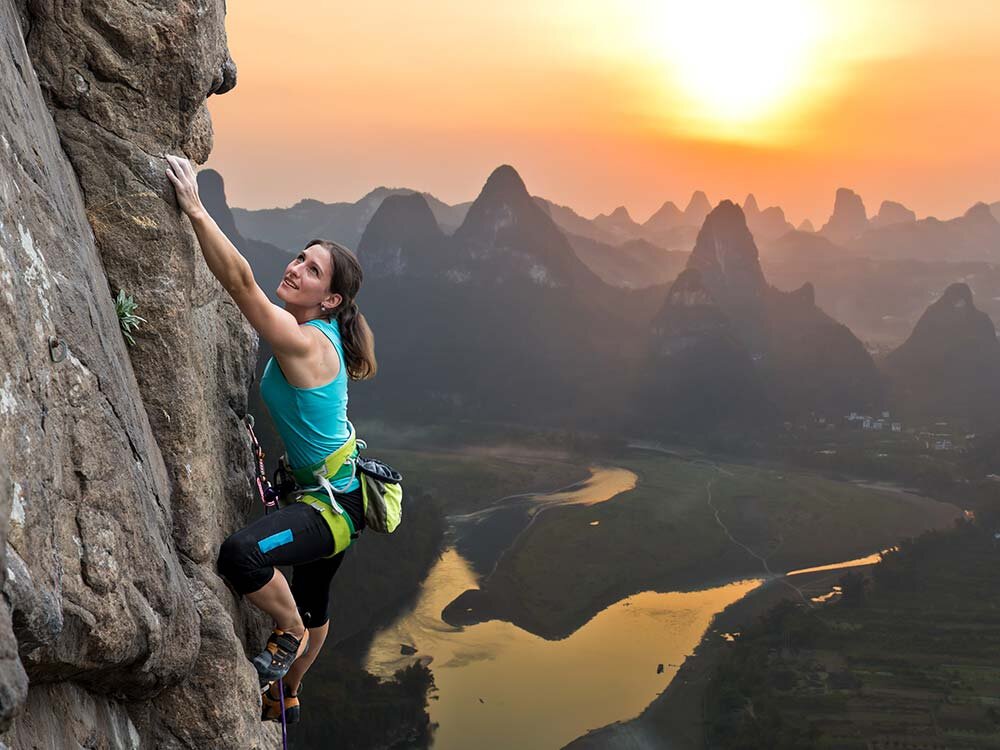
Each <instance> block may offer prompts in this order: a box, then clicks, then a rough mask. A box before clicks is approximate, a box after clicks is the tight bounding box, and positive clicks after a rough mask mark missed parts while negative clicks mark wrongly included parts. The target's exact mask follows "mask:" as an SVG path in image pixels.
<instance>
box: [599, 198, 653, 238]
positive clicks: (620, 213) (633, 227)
mask: <svg viewBox="0 0 1000 750" xmlns="http://www.w3.org/2000/svg"><path fill="white" fill-rule="evenodd" d="M593 222H594V224H595V225H596V226H598V227H600V228H601V229H604V230H605V231H607V232H609V233H611V234H612V235H613V236H615V237H618V238H620V239H621V241H623V242H624V241H626V240H630V239H634V238H635V237H638V236H639V234H640V233H641V232H642V227H641V226H640V225H639V224H637V223H636V222H635V221H633V219H632V217H631V216H630V215H629V212H628V209H627V208H625V206H618V208H616V209H615V210H614V211H612V212H611V213H610V214H599V215H598V216H596V217H594V220H593Z"/></svg>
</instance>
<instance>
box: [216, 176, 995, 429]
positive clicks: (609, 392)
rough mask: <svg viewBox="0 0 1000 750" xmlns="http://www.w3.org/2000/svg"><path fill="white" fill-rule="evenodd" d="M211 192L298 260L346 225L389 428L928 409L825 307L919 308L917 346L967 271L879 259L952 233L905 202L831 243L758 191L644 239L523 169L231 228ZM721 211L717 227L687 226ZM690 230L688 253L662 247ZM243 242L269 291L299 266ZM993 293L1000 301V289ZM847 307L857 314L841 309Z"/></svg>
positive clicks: (696, 202)
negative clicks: (909, 240)
mask: <svg viewBox="0 0 1000 750" xmlns="http://www.w3.org/2000/svg"><path fill="white" fill-rule="evenodd" d="M206 180H207V181H206V183H205V186H204V187H203V195H207V194H209V193H212V194H214V197H213V198H212V199H211V201H210V200H206V205H207V204H208V203H209V202H212V203H213V206H214V208H212V209H210V210H212V212H213V215H215V214H216V213H219V215H221V216H222V217H223V220H224V221H226V222H228V224H227V226H229V227H230V228H231V230H232V231H233V232H235V233H236V234H237V235H241V234H243V233H249V231H250V228H252V229H253V231H255V232H258V233H259V235H258V236H267V237H270V238H273V239H274V240H275V243H274V244H275V245H278V246H279V247H280V246H289V247H291V248H293V249H296V250H297V249H298V247H299V246H300V245H302V244H304V243H305V242H306V241H307V240H308V239H311V238H312V237H313V236H314V235H316V236H324V234H326V236H328V237H329V236H330V234H329V233H327V232H325V231H324V228H325V227H337V226H339V227H340V228H341V229H340V230H339V231H341V235H340V241H342V242H344V244H347V245H348V246H351V247H356V249H357V253H358V257H359V259H360V260H361V262H362V264H363V266H364V268H365V272H366V279H367V281H366V284H365V287H364V289H363V290H362V293H361V295H360V297H359V303H360V304H361V308H362V311H363V312H364V313H365V314H366V316H367V317H368V318H369V320H370V322H371V323H372V327H373V329H374V330H375V332H376V338H377V341H378V353H379V361H380V365H381V369H380V374H379V376H378V378H377V379H376V380H375V381H374V382H372V383H360V384H356V385H355V386H354V387H353V388H352V403H354V404H357V405H358V406H359V408H362V409H364V410H365V411H366V413H374V414H377V413H385V414H395V415H399V416H404V417H411V418H419V417H420V415H422V414H426V410H427V408H428V406H430V407H431V408H432V409H433V411H434V412H435V414H437V415H438V417H440V418H479V419H490V420H510V421H516V422H522V423H523V422H527V423H544V424H547V425H550V426H551V425H553V424H560V425H563V424H564V425H567V426H570V425H572V426H575V427H585V428H590V429H604V430H606V429H621V430H626V431H627V430H628V429H630V428H634V427H635V426H636V425H641V427H642V429H643V430H644V431H646V432H653V433H655V432H657V431H660V432H663V431H667V432H669V431H677V430H689V429H694V430H699V429H716V428H719V427H727V428H729V427H742V428H745V429H756V428H760V427H761V426H764V425H768V424H774V423H776V422H777V421H778V420H781V419H788V418H794V417H795V416H796V415H803V414H806V413H808V412H815V413H823V414H828V415H831V416H834V415H836V414H838V413H847V412H849V411H852V410H855V411H862V410H868V409H871V410H874V409H877V408H879V407H881V406H883V405H885V404H887V403H890V402H891V403H893V404H897V405H898V404H902V403H903V402H904V401H905V402H907V403H909V404H915V403H917V402H919V401H921V400H923V399H925V397H924V396H922V395H919V394H918V395H914V394H917V391H918V390H919V389H915V388H913V387H910V386H905V387H904V386H903V385H902V384H903V383H904V382H908V381H906V378H905V376H904V375H903V374H901V373H902V372H904V371H905V370H906V367H904V366H902V365H894V366H892V367H890V366H888V365H885V363H882V364H883V365H884V366H883V368H882V373H881V374H880V372H879V370H878V369H877V368H876V366H875V363H874V362H873V360H872V358H871V356H870V355H869V353H868V352H867V351H866V349H865V346H864V345H863V344H862V343H861V341H860V340H859V339H858V338H857V337H856V336H855V335H854V334H853V333H852V332H851V330H850V329H849V328H848V327H847V326H845V325H842V324H841V323H840V322H838V321H837V320H835V319H834V318H833V317H831V316H830V315H829V314H827V313H826V312H824V311H823V309H820V306H822V307H823V308H824V309H826V310H828V311H831V312H832V313H833V314H834V316H835V317H838V318H842V319H847V320H851V321H852V322H853V321H854V320H855V319H858V320H861V321H862V322H863V323H865V325H868V324H869V323H871V320H872V319H875V318H876V317H880V316H876V311H877V310H878V309H882V307H884V304H883V303H885V302H886V301H891V300H893V299H895V297H896V296H899V297H901V298H902V297H905V298H906V300H907V302H906V304H907V308H906V310H905V315H901V316H900V321H899V322H898V325H897V328H898V329H899V330H898V331H897V332H896V337H897V338H896V340H897V341H899V340H902V338H904V337H905V336H906V335H908V334H909V333H910V329H911V328H912V322H910V323H906V322H905V320H904V319H905V318H907V317H909V318H911V319H912V320H916V318H917V317H919V316H920V315H921V314H923V313H924V307H926V305H927V301H924V302H923V304H922V305H921V299H923V300H927V295H928V294H929V293H931V291H932V290H933V289H937V290H938V292H937V295H940V289H943V288H944V286H946V285H947V284H946V283H945V284H942V283H941V280H943V279H945V278H947V277H948V276H949V275H950V274H953V273H955V271H956V269H961V268H964V267H965V266H963V265H962V264H961V263H951V262H941V263H928V262H925V261H920V262H914V261H903V260H873V259H871V258H869V257H865V256H863V255H860V253H862V252H866V245H865V244H864V243H866V242H873V241H874V240H872V239H871V237H872V236H878V237H881V236H882V235H881V234H880V233H890V234H893V233H895V232H910V233H914V235H913V236H915V237H917V238H918V239H926V240H927V242H928V244H929V245H930V244H933V242H935V241H938V242H940V241H941V239H940V238H939V237H937V236H936V235H934V232H940V231H941V230H940V228H938V227H937V226H936V225H935V223H934V222H935V221H936V220H920V221H917V220H916V219H915V218H913V217H912V212H908V210H907V209H905V207H902V206H900V205H899V204H893V203H890V202H886V203H883V205H882V207H881V208H880V210H879V214H878V215H877V216H876V217H874V218H873V219H871V220H869V219H868V218H867V217H866V216H865V217H864V224H862V222H861V221H860V219H861V217H862V216H863V215H864V207H863V204H861V203H860V198H858V197H857V196H856V195H855V194H853V193H852V192H851V191H846V190H844V191H838V200H837V202H836V203H835V208H834V213H833V215H832V216H831V219H830V221H828V222H827V223H826V224H825V225H824V227H823V229H822V230H821V231H820V232H818V233H813V232H803V231H796V230H793V229H791V225H790V224H789V223H788V221H787V219H786V218H785V217H784V213H783V212H782V211H781V209H780V208H779V207H771V208H768V209H764V210H760V208H759V207H758V205H757V202H756V200H755V198H754V196H753V195H752V194H751V195H749V196H747V198H746V199H745V200H744V208H741V207H740V206H738V205H736V204H734V203H732V202H730V201H723V202H721V203H720V204H719V205H718V206H716V207H715V208H714V209H711V210H709V211H706V210H705V207H706V205H707V204H708V201H707V197H706V196H705V195H704V194H703V193H696V194H695V195H693V196H692V199H691V201H689V203H688V205H687V206H686V208H685V209H684V210H683V211H682V210H680V209H679V208H678V207H677V206H676V205H674V204H672V203H670V202H667V203H665V204H664V205H663V207H661V209H660V210H659V211H657V212H656V213H655V214H654V215H653V216H652V217H650V219H649V220H647V221H646V222H645V224H638V223H637V222H635V221H634V220H633V219H632V218H631V216H630V215H629V214H628V211H627V210H626V209H624V207H621V208H619V209H617V210H615V211H613V212H611V213H610V214H607V215H602V216H598V217H596V218H595V219H593V220H588V219H586V218H584V217H582V216H580V215H578V214H576V213H575V212H574V211H572V209H570V208H568V207H565V206H559V205H557V204H555V203H552V202H550V201H547V200H545V199H542V198H539V197H537V196H536V197H532V196H531V195H530V193H529V192H528V190H527V188H526V187H525V185H524V183H523V181H522V180H521V178H520V176H519V175H518V174H517V172H516V171H515V170H514V169H513V168H511V167H509V166H503V167H499V168H498V169H496V170H495V171H494V172H493V173H492V174H491V175H490V177H489V179H488V180H487V181H486V184H485V185H484V187H483V189H482V191H481V193H480V195H479V196H478V197H477V198H476V200H475V201H473V202H472V203H469V204H462V205H460V206H455V207H449V206H446V205H445V204H442V203H440V201H436V199H433V198H432V197H430V196H428V195H427V194H425V193H420V192H417V191H413V190H386V189H380V190H377V191H373V192H372V193H370V194H369V195H367V196H365V198H363V199H362V200H361V201H358V202H357V203H353V204H351V203H344V204H321V203H319V202H317V201H303V202H301V203H299V204H297V205H296V206H295V207H293V208H292V209H272V210H271V211H270V212H267V211H253V212H246V211H240V210H238V209H237V210H234V211H233V212H232V214H231V215H230V214H229V212H228V209H226V208H225V200H224V196H222V185H221V179H217V180H216V179H215V178H206ZM859 204H860V206H859ZM859 207H860V210H859ZM983 210H984V209H982V208H978V207H976V208H974V209H973V210H972V211H970V212H969V213H968V214H966V216H964V217H960V219H957V220H953V221H952V222H938V223H939V224H948V230H947V231H950V232H953V233H958V234H961V235H962V236H965V237H970V236H973V235H974V233H975V232H976V231H981V230H982V228H983V227H986V228H987V229H986V231H985V234H983V235H981V236H985V237H987V238H989V237H990V234H989V231H990V230H989V227H990V226H991V224H990V222H992V223H993V224H996V219H995V218H994V217H993V216H992V215H991V216H990V217H989V219H988V220H987V219H986V217H985V216H984V215H983ZM985 211H986V213H989V211H990V209H989V207H985ZM703 213H704V216H703V221H702V223H701V224H700V226H699V227H697V228H695V227H692V226H689V225H687V224H686V223H685V222H687V221H692V220H693V218H694V217H697V216H699V215H702V214H703ZM227 215H229V216H230V218H226V216H227ZM442 217H444V218H442ZM234 219H235V222H234ZM456 220H457V223H455V222H456ZM324 222H325V223H324ZM338 222H339V223H338ZM220 223H222V222H220ZM300 223H301V226H300ZM362 224H363V226H362ZM928 227H932V228H931V229H928ZM671 233H673V234H671ZM685 233H688V236H690V237H691V249H690V250H688V251H684V250H677V249H668V248H665V247H664V246H663V245H658V244H656V243H655V242H653V241H652V240H651V239H649V238H648V237H649V236H650V235H653V234H655V235H656V236H659V237H660V238H664V237H674V238H675V239H676V238H679V237H684V236H685ZM634 234H638V235H639V236H630V235H634ZM354 235H356V236H357V239H356V240H354V242H353V244H352V242H351V237H353V236H354ZM831 235H832V236H833V237H836V238H838V239H841V241H842V242H844V243H845V244H840V243H838V242H836V241H835V240H834V239H832V238H831ZM758 236H760V237H765V238H770V239H767V240H765V241H761V240H758V239H757V238H758ZM893 236H895V235H894V234H893ZM845 237H847V238H852V239H847V240H845V239H843V238H845ZM293 238H297V239H301V242H293V241H292V240H293ZM333 238H334V239H337V236H336V235H334V236H333ZM916 241H917V240H914V242H916ZM761 243H762V244H761ZM971 244H974V241H973V240H970V245H971ZM237 245H238V246H239V247H240V248H241V250H243V251H244V252H245V253H246V254H247V256H248V257H249V258H251V264H252V265H253V266H254V268H255V270H256V269H258V268H260V269H263V275H267V274H269V273H273V269H272V270H268V269H269V268H270V266H271V265H280V267H281V268H283V267H284V263H285V262H287V261H286V260H285V258H287V257H288V256H287V255H285V254H284V253H283V252H282V251H281V250H278V249H277V248H276V247H274V245H267V244H266V243H264V244H255V242H254V240H251V239H247V238H245V237H241V241H240V242H237ZM759 246H760V247H761V248H762V249H761V250H760V251H758V247H759ZM884 246H885V245H883V247H884ZM251 256H252V257H251ZM276 256H277V257H278V259H279V260H278V262H277V263H275V262H274V258H275V257H276ZM903 263H909V266H908V267H907V266H903V265H896V264H903ZM976 268H978V266H977V267H976ZM981 270H982V269H981ZM995 271H996V272H995V276H996V277H1000V269H995ZM259 275H261V274H259ZM278 278H280V272H279V275H278ZM984 278H986V279H987V281H988V283H989V284H991V285H992V284H993V283H996V284H997V288H998V292H997V294H996V295H991V296H997V297H998V299H1000V278H995V279H994V278H993V277H989V276H988V275H986V276H984ZM769 279H770V280H771V281H770V282H769ZM813 279H815V280H816V281H815V283H813ZM913 279H918V280H919V281H917V282H914V281H912V280H913ZM952 280H954V279H950V280H949V283H950V281H952ZM276 284H277V280H275V281H274V285H275V286H276ZM772 284H778V285H780V286H781V287H783V288H786V289H790V290H792V291H786V292H783V291H780V290H779V288H777V287H776V286H773V285H772ZM855 287H857V288H860V289H864V290H866V291H865V293H864V295H862V296H861V298H860V299H859V295H855V296H854V297H851V295H850V294H848V291H849V289H852V288H855ZM899 288H902V289H903V290H904V291H903V292H896V291H895V290H897V289H899ZM859 294H860V293H859ZM970 294H971V292H970ZM838 295H839V296H838ZM841 297H844V298H846V299H850V300H851V304H849V305H848V308H849V309H846V310H841V309H840V308H839V307H838V305H840V304H841ZM817 301H818V302H819V305H820V306H817ZM986 301H987V302H990V301H991V300H990V299H989V297H987V299H986ZM893 304H895V303H893ZM869 310H870V312H869ZM840 313H847V314H846V315H841V314H840ZM979 314H981V315H982V313H979ZM865 316H868V317H865ZM987 320H989V318H987ZM990 325H992V324H990ZM873 327H876V328H877V325H874V326H873ZM904 329H905V330H904ZM984 330H985V329H984ZM866 333H867V331H866ZM984 340H985V339H984ZM932 348H933V347H932ZM892 361H893V362H897V363H898V362H899V361H909V360H907V359H906V357H903V358H902V360H900V358H899V357H896V358H894V359H893V360H892ZM900 368H902V369H900ZM986 371H987V372H989V371H990V370H989V369H988V368H987V370H986ZM887 384H888V385H890V386H892V387H893V388H894V389H895V390H894V391H893V392H892V393H887V391H886V387H887ZM904 391H905V393H907V394H909V395H907V396H905V397H904V396H903V395H901V394H902V393H903V392H904ZM969 392H970V393H979V392H980V391H976V390H975V389H969ZM921 393H922V392H921ZM900 408H902V407H900ZM908 408H909V407H908ZM913 408H914V409H915V410H914V411H912V412H910V413H914V414H917V413H924V412H921V411H920V410H919V409H916V407H913ZM956 408H957V407H956Z"/></svg>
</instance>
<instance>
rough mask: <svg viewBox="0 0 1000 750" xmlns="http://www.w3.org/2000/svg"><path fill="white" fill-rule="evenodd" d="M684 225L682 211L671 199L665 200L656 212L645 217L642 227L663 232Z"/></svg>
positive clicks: (645, 229)
mask: <svg viewBox="0 0 1000 750" xmlns="http://www.w3.org/2000/svg"><path fill="white" fill-rule="evenodd" d="M683 225H684V212H683V211H681V210H680V209H679V208H678V207H677V204H676V203H674V202H673V201H666V202H665V203H664V204H663V205H662V206H660V207H659V208H658V209H657V210H656V213H654V214H653V215H652V216H650V217H649V218H648V219H646V222H645V223H644V224H643V225H642V228H643V230H644V231H646V232H664V231H668V230H670V229H674V228H675V227H679V226H683Z"/></svg>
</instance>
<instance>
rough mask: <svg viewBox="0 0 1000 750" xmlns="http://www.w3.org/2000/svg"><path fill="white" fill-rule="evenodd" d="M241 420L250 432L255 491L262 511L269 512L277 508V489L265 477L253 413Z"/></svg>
mask: <svg viewBox="0 0 1000 750" xmlns="http://www.w3.org/2000/svg"><path fill="white" fill-rule="evenodd" d="M243 421H244V424H246V426H247V432H248V433H250V449H251V450H252V451H253V457H254V474H256V481H257V491H258V492H259V493H260V500H261V502H262V503H264V513H265V514H266V513H270V512H271V511H272V510H277V508H278V491H277V490H276V489H274V485H272V484H271V482H270V480H269V479H268V478H267V470H266V469H265V468H264V449H263V448H261V447H260V441H259V440H257V434H256V433H255V432H254V431H253V426H254V419H253V415H252V414H247V415H246V417H245V418H244V420H243Z"/></svg>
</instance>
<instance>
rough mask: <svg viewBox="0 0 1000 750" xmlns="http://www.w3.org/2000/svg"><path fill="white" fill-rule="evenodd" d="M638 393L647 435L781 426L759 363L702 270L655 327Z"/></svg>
mask: <svg viewBox="0 0 1000 750" xmlns="http://www.w3.org/2000/svg"><path fill="white" fill-rule="evenodd" d="M650 330H651V334H650V341H649V354H648V361H647V363H646V365H645V367H644V368H643V372H642V376H641V378H640V381H639V383H638V386H637V398H636V400H637V401H638V402H639V403H641V404H644V405H645V406H644V408H643V409H641V410H636V415H635V419H636V421H637V422H638V424H640V425H642V426H644V427H645V428H646V429H650V430H651V429H652V428H653V426H654V425H655V424H657V423H660V424H663V425H665V426H667V427H669V428H673V429H680V430H683V429H691V428H695V427H696V428H698V429H718V428H740V427H743V428H746V427H749V426H751V425H754V424H757V425H759V426H764V425H765V424H768V423H773V422H774V421H775V419H776V410H775V409H774V407H773V406H772V404H771V403H770V401H769V399H768V396H767V393H766V392H765V389H764V387H763V385H762V384H761V382H760V379H759V377H758V374H757V371H756V368H755V366H754V362H753V360H752V358H751V357H750V354H749V353H748V352H747V349H746V347H745V346H744V345H743V343H742V342H741V341H740V337H739V336H738V334H737V333H736V331H735V330H734V328H733V325H732V321H731V319H730V317H729V316H728V315H727V314H726V313H725V312H724V311H723V309H722V308H721V307H720V306H719V304H718V303H717V302H716V301H715V299H714V298H713V297H712V294H711V293H710V292H709V290H708V289H707V288H706V286H705V284H704V283H703V281H702V277H701V273H700V271H699V270H698V269H696V268H687V269H685V270H684V271H683V272H682V273H681V274H680V275H679V276H678V277H677V279H676V281H674V283H673V284H672V285H671V287H670V291H669V292H668V294H667V297H666V300H665V301H664V304H663V306H662V308H661V310H660V311H659V313H658V314H657V315H656V317H655V318H654V319H653V321H652V323H651V328H650Z"/></svg>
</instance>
